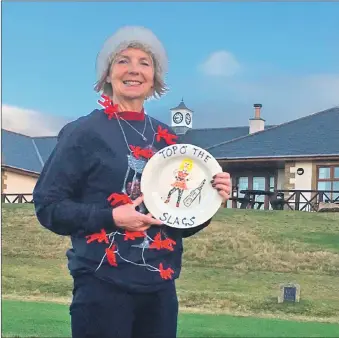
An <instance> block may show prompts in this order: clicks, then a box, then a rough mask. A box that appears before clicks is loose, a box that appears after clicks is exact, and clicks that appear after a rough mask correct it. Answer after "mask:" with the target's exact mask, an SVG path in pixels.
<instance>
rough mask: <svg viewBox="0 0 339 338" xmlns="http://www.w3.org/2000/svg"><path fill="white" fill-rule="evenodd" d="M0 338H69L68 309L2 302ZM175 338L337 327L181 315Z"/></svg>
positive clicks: (333, 331)
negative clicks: (0, 331)
mask: <svg viewBox="0 0 339 338" xmlns="http://www.w3.org/2000/svg"><path fill="white" fill-rule="evenodd" d="M2 308H3V313H2V319H3V323H2V329H3V332H2V333H3V334H2V336H3V337H30V336H34V337H70V319H69V314H68V313H69V312H68V306H66V305H61V304H53V303H42V302H41V303H38V302H20V301H10V300H4V301H3V304H2ZM178 337H339V325H337V324H328V323H312V322H295V321H283V320H276V319H256V318H249V317H232V316H227V315H206V314H204V315H202V314H200V315H199V314H181V315H180V318H179V329H178Z"/></svg>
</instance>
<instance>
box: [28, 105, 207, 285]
mask: <svg viewBox="0 0 339 338" xmlns="http://www.w3.org/2000/svg"><path fill="white" fill-rule="evenodd" d="M120 116H122V117H123V118H124V119H125V120H121V119H119V120H117V119H116V118H112V117H114V116H113V114H111V115H110V114H107V113H105V111H104V110H103V109H102V110H94V111H93V112H92V113H90V114H89V115H87V116H84V117H81V118H79V119H77V120H76V121H73V122H71V123H69V124H67V125H66V126H65V127H64V128H63V129H62V130H61V132H60V133H59V136H58V142H57V145H56V147H55V149H54V150H53V152H52V154H51V155H50V157H49V159H48V161H47V162H46V163H45V166H44V168H43V170H42V172H41V175H40V177H39V180H38V182H37V184H36V187H35V189H34V192H33V199H34V204H35V210H36V214H37V217H38V220H39V222H40V223H41V224H42V225H43V226H44V227H46V228H47V229H49V230H51V231H52V232H54V233H56V234H59V235H63V236H70V237H71V240H72V248H70V249H69V250H68V251H67V257H68V267H69V270H70V273H71V275H73V276H76V275H79V274H83V273H91V274H95V275H96V276H97V277H98V278H101V279H104V280H107V281H110V282H113V283H116V284H117V285H119V286H120V287H123V288H125V289H127V290H135V291H139V292H149V291H155V290H157V289H159V288H162V287H165V286H166V285H168V283H172V282H173V281H174V280H175V279H176V278H178V277H179V274H180V270H181V259H182V252H183V246H182V238H183V237H188V236H191V235H193V234H194V233H196V232H198V231H200V230H201V229H202V228H204V227H206V226H207V225H208V223H209V222H207V223H205V224H202V225H201V226H199V227H196V228H193V229H185V230H181V229H175V228H171V227H167V226H165V225H163V226H160V227H159V226H151V228H150V229H148V230H147V231H145V232H129V231H125V230H123V229H121V228H119V227H117V226H116V224H115V223H114V219H113V217H112V210H113V208H114V207H118V206H119V205H121V204H124V203H128V200H129V199H132V200H133V199H135V198H136V197H138V196H139V195H140V177H141V174H142V170H143V168H144V166H145V164H146V163H147V159H148V158H149V157H150V154H151V153H154V152H156V151H158V150H160V149H162V148H164V147H166V146H167V145H168V143H171V141H172V140H174V137H173V134H174V133H173V131H172V130H171V129H170V128H169V127H168V126H167V125H165V124H163V123H161V122H159V121H157V120H155V119H153V118H151V117H149V116H147V115H145V114H142V113H139V114H138V113H128V112H125V113H121V114H120ZM126 121H127V122H126ZM145 123H146V125H145ZM132 127H133V128H135V129H136V130H138V131H139V132H140V133H143V130H145V132H144V136H145V139H146V140H145V139H144V138H143V137H142V136H141V135H140V134H138V133H137V132H136V131H135V130H134V129H133V128H132ZM165 129H167V131H166V130H165ZM174 141H175V143H177V142H178V140H174ZM137 210H139V211H140V212H142V213H147V212H148V211H147V210H146V208H145V207H144V205H143V204H142V205H141V206H140V208H139V209H137Z"/></svg>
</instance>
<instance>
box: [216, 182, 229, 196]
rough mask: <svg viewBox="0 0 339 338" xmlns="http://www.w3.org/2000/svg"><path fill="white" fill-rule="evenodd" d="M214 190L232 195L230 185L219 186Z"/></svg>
mask: <svg viewBox="0 0 339 338" xmlns="http://www.w3.org/2000/svg"><path fill="white" fill-rule="evenodd" d="M214 188H215V189H217V190H218V191H220V190H222V191H225V192H226V193H227V194H230V193H231V187H230V186H229V185H225V184H217V185H215V186H214Z"/></svg>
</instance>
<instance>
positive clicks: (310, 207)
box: [228, 187, 339, 212]
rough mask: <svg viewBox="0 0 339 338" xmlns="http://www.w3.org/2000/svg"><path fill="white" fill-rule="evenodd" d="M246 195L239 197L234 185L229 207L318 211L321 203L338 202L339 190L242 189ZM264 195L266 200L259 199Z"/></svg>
mask: <svg viewBox="0 0 339 338" xmlns="http://www.w3.org/2000/svg"><path fill="white" fill-rule="evenodd" d="M240 192H241V193H242V194H243V195H244V196H243V197H239V193H238V190H237V188H236V187H233V192H232V197H231V199H230V200H231V201H230V202H231V203H229V204H228V205H229V207H232V208H238V207H240V208H241V209H254V208H256V209H275V210H283V209H284V210H296V211H310V212H311V211H317V210H318V207H319V203H321V202H325V203H326V202H328V203H336V204H337V203H338V204H339V190H275V191H264V190H241V191H240ZM258 196H264V197H265V201H262V200H258Z"/></svg>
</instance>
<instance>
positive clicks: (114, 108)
mask: <svg viewBox="0 0 339 338" xmlns="http://www.w3.org/2000/svg"><path fill="white" fill-rule="evenodd" d="M101 97H102V98H103V99H104V101H100V100H98V103H99V104H100V105H101V106H103V107H104V108H105V110H104V112H105V114H106V115H107V116H108V119H109V120H111V119H112V118H113V117H114V115H115V114H116V113H117V112H118V110H119V105H117V104H114V105H113V103H112V100H111V99H110V98H109V97H108V96H107V95H104V94H102V95H101Z"/></svg>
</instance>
